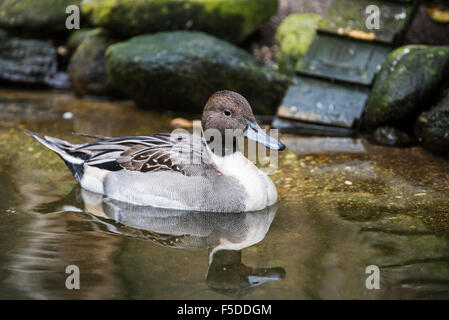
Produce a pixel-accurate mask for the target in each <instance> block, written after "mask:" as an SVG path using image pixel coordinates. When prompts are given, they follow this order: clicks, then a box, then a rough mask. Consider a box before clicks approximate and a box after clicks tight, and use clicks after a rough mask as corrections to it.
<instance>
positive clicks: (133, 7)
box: [82, 0, 277, 42]
mask: <svg viewBox="0 0 449 320" xmlns="http://www.w3.org/2000/svg"><path fill="white" fill-rule="evenodd" d="M276 8H277V0H245V1H241V0H214V1H210V0H199V1H198V0H184V1H173V0H159V1H128V0H118V1H117V0H114V1H112V0H103V1H96V0H93V1H92V0H84V1H83V3H82V11H83V13H85V14H86V15H87V16H88V17H89V19H90V21H91V22H92V24H94V25H96V26H101V27H105V28H107V29H110V30H112V31H113V32H114V33H116V34H121V35H125V36H133V35H138V34H145V33H155V32H159V31H174V30H197V31H203V32H206V33H209V34H213V35H215V36H218V37H221V38H224V39H226V40H228V41H231V42H241V41H243V40H244V39H245V38H246V37H247V36H249V35H250V34H251V33H253V32H254V31H255V30H256V29H257V28H258V27H259V25H260V24H262V23H263V22H264V21H266V20H268V18H269V17H270V16H271V15H273V14H274V13H275V12H276Z"/></svg>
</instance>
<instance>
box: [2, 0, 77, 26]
mask: <svg viewBox="0 0 449 320" xmlns="http://www.w3.org/2000/svg"><path fill="white" fill-rule="evenodd" d="M80 3H81V0H39V1H36V0H1V1H0V27H2V28H6V29H14V30H15V31H20V32H23V33H26V34H39V33H41V32H42V30H45V32H46V33H47V34H49V33H60V32H66V31H67V29H66V26H65V21H66V19H67V14H66V13H65V10H66V8H67V7H68V6H69V5H78V6H79V5H80Z"/></svg>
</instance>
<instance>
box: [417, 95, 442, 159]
mask: <svg viewBox="0 0 449 320" xmlns="http://www.w3.org/2000/svg"><path fill="white" fill-rule="evenodd" d="M415 134H416V136H417V137H418V141H419V142H420V143H421V144H422V145H423V146H424V147H425V148H426V149H428V150H430V151H432V152H435V153H437V154H441V155H446V156H447V155H449V95H448V96H446V97H445V98H444V99H443V100H442V101H441V102H440V103H438V105H437V106H435V107H434V108H432V109H430V110H429V111H425V112H423V113H422V114H421V115H420V116H419V117H418V119H417V120H416V125H415Z"/></svg>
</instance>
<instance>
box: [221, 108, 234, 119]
mask: <svg viewBox="0 0 449 320" xmlns="http://www.w3.org/2000/svg"><path fill="white" fill-rule="evenodd" d="M223 113H224V115H225V116H226V117H230V116H231V114H232V113H231V111H229V110H228V109H226V110H225V111H223Z"/></svg>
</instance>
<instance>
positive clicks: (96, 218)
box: [41, 187, 285, 297]
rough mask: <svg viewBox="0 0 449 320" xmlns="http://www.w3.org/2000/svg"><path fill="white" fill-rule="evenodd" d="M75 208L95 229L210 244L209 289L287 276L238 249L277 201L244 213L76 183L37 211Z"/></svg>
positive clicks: (264, 226)
mask: <svg viewBox="0 0 449 320" xmlns="http://www.w3.org/2000/svg"><path fill="white" fill-rule="evenodd" d="M58 210H59V211H78V212H81V211H83V212H86V213H89V214H91V215H92V218H93V226H92V227H93V228H94V229H95V230H97V231H101V232H107V233H114V234H118V235H121V236H126V237H133V238H140V239H145V240H148V241H151V242H153V243H155V244H157V245H160V246H164V247H171V248H183V249H201V248H208V249H209V267H208V269H207V272H206V283H207V285H208V286H209V288H211V289H212V290H214V291H216V292H218V293H221V294H226V295H230V296H234V297H241V296H243V295H245V294H247V293H249V292H250V291H251V289H252V288H254V287H257V286H259V285H261V284H263V283H266V282H269V281H276V280H281V279H283V278H284V277H285V271H284V269H283V268H280V267H274V268H252V267H250V266H247V265H245V264H244V263H243V262H242V251H241V250H242V249H244V248H247V247H249V246H252V245H254V244H256V243H258V242H260V241H262V240H263V239H264V237H265V235H266V234H267V232H268V230H269V228H270V225H271V223H272V221H273V219H274V217H275V214H276V211H277V206H276V205H274V206H271V207H268V208H265V209H264V210H260V211H255V212H247V213H216V212H193V211H182V210H171V209H164V208H155V207H148V206H137V205H133V204H129V203H124V202H120V201H116V200H111V199H108V198H105V197H104V196H103V195H99V194H95V193H91V192H89V191H86V190H84V189H80V188H79V187H76V188H75V189H74V190H72V192H71V193H70V194H69V195H68V196H67V197H66V198H65V199H64V200H60V201H58V202H54V203H52V204H48V205H45V207H42V208H41V212H45V211H47V212H55V211H58Z"/></svg>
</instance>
